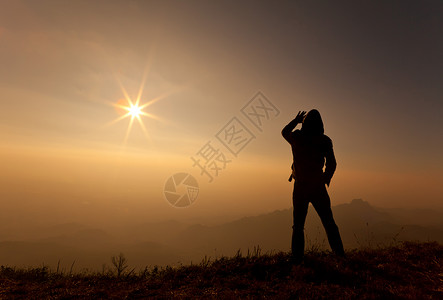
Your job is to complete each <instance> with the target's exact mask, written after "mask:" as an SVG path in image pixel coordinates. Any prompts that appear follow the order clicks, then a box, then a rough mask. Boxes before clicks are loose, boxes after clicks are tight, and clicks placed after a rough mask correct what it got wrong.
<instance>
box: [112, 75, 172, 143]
mask: <svg viewBox="0 0 443 300" xmlns="http://www.w3.org/2000/svg"><path fill="white" fill-rule="evenodd" d="M143 77H144V78H143V80H142V83H141V86H140V89H139V91H138V95H137V98H136V99H135V101H133V100H131V98H130V97H129V95H128V92H127V91H126V89H125V88H124V87H123V85H122V84H121V82H120V81H119V80H117V81H118V83H119V84H120V88H121V90H122V92H123V95H124V96H125V98H124V99H120V100H119V101H118V102H117V103H112V105H113V106H114V107H116V108H117V109H118V110H119V112H123V113H122V114H121V116H120V117H118V118H117V119H115V120H114V121H112V122H111V123H110V124H113V123H116V122H118V121H120V120H123V119H125V118H129V125H128V129H127V130H126V135H125V139H124V143H125V144H126V141H127V140H128V137H129V134H130V132H131V129H132V125H133V124H134V120H137V122H138V123H139V125H140V127H141V128H142V130H143V132H144V134H145V136H146V138H147V139H148V140H149V135H148V131H147V130H146V126H145V124H144V123H143V120H142V117H148V118H150V119H156V120H160V118H159V117H157V116H155V115H153V114H151V113H148V112H146V111H144V109H146V108H147V107H148V106H149V105H151V104H153V103H154V102H156V101H158V100H161V99H163V98H165V97H166V96H167V95H169V93H165V94H163V95H161V96H159V97H156V98H154V99H151V100H150V101H148V102H146V103H144V104H141V103H140V99H141V96H142V93H143V87H144V84H145V80H146V76H143Z"/></svg>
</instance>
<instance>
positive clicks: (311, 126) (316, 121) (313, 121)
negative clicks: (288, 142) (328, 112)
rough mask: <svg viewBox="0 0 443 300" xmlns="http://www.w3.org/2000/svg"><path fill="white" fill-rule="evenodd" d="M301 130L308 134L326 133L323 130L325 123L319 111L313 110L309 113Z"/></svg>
mask: <svg viewBox="0 0 443 300" xmlns="http://www.w3.org/2000/svg"><path fill="white" fill-rule="evenodd" d="M301 130H302V131H303V132H305V133H307V134H311V135H320V134H323V133H324V132H325V130H324V128H323V121H322V119H321V116H320V113H319V112H318V110H316V109H313V110H311V111H309V112H308V113H307V115H306V117H305V119H304V120H303V125H302V127H301Z"/></svg>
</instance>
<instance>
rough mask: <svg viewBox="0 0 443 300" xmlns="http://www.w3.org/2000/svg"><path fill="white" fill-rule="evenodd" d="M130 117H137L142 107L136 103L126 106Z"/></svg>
mask: <svg viewBox="0 0 443 300" xmlns="http://www.w3.org/2000/svg"><path fill="white" fill-rule="evenodd" d="M127 109H128V111H129V113H130V114H131V116H132V117H138V116H140V114H141V113H142V108H141V107H140V106H138V105H131V107H128V108H127Z"/></svg>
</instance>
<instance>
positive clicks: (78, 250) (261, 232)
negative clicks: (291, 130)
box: [0, 199, 443, 270]
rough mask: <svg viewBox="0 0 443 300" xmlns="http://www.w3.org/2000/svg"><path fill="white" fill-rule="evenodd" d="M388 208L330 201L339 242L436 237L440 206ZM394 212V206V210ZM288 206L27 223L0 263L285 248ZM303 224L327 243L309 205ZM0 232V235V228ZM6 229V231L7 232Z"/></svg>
mask: <svg viewBox="0 0 443 300" xmlns="http://www.w3.org/2000/svg"><path fill="white" fill-rule="evenodd" d="M415 211H416V210H412V209H411V210H406V209H402V210H392V209H381V208H377V207H373V206H371V205H370V204H369V203H368V202H365V201H363V200H361V199H356V200H353V201H352V202H351V203H347V204H341V205H337V206H334V207H333V212H334V216H335V220H336V222H337V224H338V225H339V228H340V231H341V235H342V239H343V243H344V245H345V248H346V249H351V248H360V247H375V246H379V245H382V246H387V245H392V244H395V243H397V242H399V241H404V240H412V241H438V242H443V218H441V216H442V215H443V214H442V213H441V212H439V211H427V210H418V213H417V214H415V213H414V212H415ZM397 212H398V213H397ZM291 225H292V210H291V209H286V210H279V211H274V212H271V213H268V214H263V215H259V216H253V217H244V218H241V219H238V220H235V221H232V222H228V223H223V224H220V225H214V226H206V225H201V224H186V223H181V222H177V221H165V222H159V223H143V224H132V225H126V226H120V227H118V226H115V228H113V229H106V230H103V229H100V228H93V227H88V226H86V225H82V224H76V223H67V224H60V225H54V226H50V227H44V228H42V227H40V228H31V229H29V231H28V233H29V234H28V237H27V238H26V235H24V234H20V237H21V238H20V239H11V238H9V239H4V240H3V241H0V264H2V265H15V266H31V265H32V266H41V265H42V264H43V263H44V264H45V265H48V266H50V267H56V266H57V264H59V261H60V266H61V267H63V268H65V269H66V268H67V269H69V268H70V267H71V265H72V264H73V262H75V263H74V269H75V270H80V269H83V268H88V269H94V270H100V269H102V267H103V264H109V258H110V257H111V256H114V255H117V254H118V253H120V252H123V253H124V254H125V255H126V257H127V258H128V260H129V262H131V264H132V265H133V266H134V267H144V266H146V265H151V266H153V265H167V264H169V265H179V264H180V263H183V264H187V263H190V262H196V261H200V260H201V259H202V258H203V257H205V256H208V257H212V258H216V257H220V256H222V255H224V256H232V255H234V254H235V253H236V252H237V251H238V250H239V249H241V250H242V251H243V252H245V253H246V252H247V251H248V249H249V250H251V249H253V248H254V247H256V246H260V248H261V249H262V251H264V252H267V251H289V247H290V237H291ZM305 232H306V236H307V239H306V240H307V242H306V248H307V249H329V248H328V245H327V241H326V235H325V233H324V229H323V227H322V226H321V223H320V220H319V218H318V216H317V215H316V214H315V213H314V211H313V208H312V207H310V208H309V213H308V216H307V220H306V225H305ZM3 236H5V235H3ZM9 236H10V233H9Z"/></svg>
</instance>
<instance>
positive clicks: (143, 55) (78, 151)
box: [0, 1, 443, 224]
mask: <svg viewBox="0 0 443 300" xmlns="http://www.w3.org/2000/svg"><path fill="white" fill-rule="evenodd" d="M431 4H432V3H431V2H423V3H422V4H414V3H413V2H405V4H404V7H402V10H401V13H400V11H399V7H396V6H395V5H394V4H382V3H379V4H377V5H379V6H377V5H376V4H374V5H371V4H366V6H361V7H360V6H355V7H353V6H351V7H349V6H345V5H343V6H340V5H338V6H335V5H334V4H327V5H326V4H325V5H320V4H303V5H302V4H296V5H292V6H288V7H283V6H272V5H271V4H270V3H268V4H266V3H261V2H260V3H258V2H245V3H243V4H242V5H239V4H237V3H235V2H234V3H224V4H221V3H219V4H215V3H212V4H210V3H205V2H198V1H196V2H190V3H187V4H183V3H181V2H170V3H169V4H161V3H158V4H148V3H145V2H144V1H132V2H126V1H93V2H91V1H39V2H35V1H3V2H2V4H1V9H0V61H1V65H2V68H1V70H0V99H1V104H2V108H1V109H0V138H1V139H2V141H3V142H2V143H1V146H0V155H1V157H2V170H3V172H1V174H0V178H1V181H0V190H1V192H0V193H1V196H0V199H1V201H2V213H1V214H2V216H1V217H2V218H1V219H2V220H3V221H2V222H4V223H8V222H9V223H11V222H12V223H14V222H15V223H17V224H18V223H20V222H32V221H38V222H43V221H48V220H51V221H53V222H66V221H85V222H108V221H110V220H112V219H113V218H115V216H119V217H121V219H122V220H128V221H129V220H140V221H143V220H146V219H155V220H161V219H192V220H205V221H206V222H209V221H211V220H212V221H216V220H218V219H222V218H224V217H228V218H233V217H239V216H243V215H253V214H260V213H264V212H268V211H272V210H276V209H283V208H288V207H290V205H291V188H292V185H291V184H290V183H288V182H287V178H288V176H289V167H290V164H291V152H290V147H289V144H287V143H286V141H285V140H284V139H283V138H282V137H281V135H280V131H281V129H282V128H283V127H284V126H285V125H286V124H287V123H288V122H289V121H290V120H291V119H292V118H293V117H294V116H295V115H296V113H297V112H298V111H299V110H310V109H312V108H317V109H318V110H319V111H320V113H321V114H322V116H323V121H324V123H325V133H326V134H327V135H328V136H330V137H331V138H332V140H333V143H334V150H335V153H336V157H337V162H338V169H337V173H336V175H335V177H334V178H333V180H332V185H331V187H330V189H329V192H330V195H331V198H332V203H333V205H335V204H339V203H345V202H349V201H351V200H352V199H354V198H363V199H364V200H366V201H368V202H370V203H371V204H374V205H377V206H384V207H398V206H413V207H431V206H439V207H441V206H442V200H443V199H442V197H443V188H442V185H441V182H442V181H443V175H442V174H443V160H442V158H441V153H442V150H443V139H442V136H443V134H442V133H443V131H442V126H441V125H442V124H441V115H442V113H443V104H442V103H441V99H442V95H443V93H442V85H441V78H443V77H442V75H443V74H442V70H443V68H442V67H443V66H442V63H443V61H442V57H441V55H440V54H441V50H443V49H442V41H441V34H439V33H441V28H442V26H441V25H442V24H441V20H442V19H443V18H442V11H441V9H433V7H432V5H431ZM351 8H352V9H354V10H353V11H351ZM369 12H370V13H369ZM374 16H375V17H374ZM146 71H148V72H147V73H146V74H147V76H146V81H145V82H144V84H143V87H144V89H143V94H142V96H141V98H140V101H141V103H147V102H149V101H150V100H152V99H155V98H157V97H161V99H160V100H158V101H156V102H155V103H153V104H152V105H150V106H148V107H146V109H145V111H146V112H148V113H150V114H153V115H155V116H157V117H158V118H157V119H154V118H149V117H145V116H142V120H143V123H144V125H145V126H146V129H147V132H148V135H149V139H147V138H146V136H145V135H144V133H143V131H142V130H141V127H140V126H139V124H138V123H137V122H135V123H134V124H133V127H132V130H131V131H130V132H129V134H128V136H127V139H126V142H124V141H125V136H126V134H127V128H128V123H129V118H126V119H123V120H121V121H119V122H116V123H113V124H110V123H112V121H113V120H115V119H116V118H118V117H119V114H118V112H117V111H116V109H115V107H114V106H113V105H112V104H115V103H117V102H118V101H119V100H120V99H124V97H125V95H124V93H123V92H122V86H123V87H124V88H125V89H126V90H127V93H128V95H129V97H131V98H132V99H135V98H136V97H137V93H138V92H139V88H140V84H141V83H143V80H142V79H143V74H144V73H145V72H146ZM258 91H261V92H263V94H264V95H265V96H266V97H267V98H268V99H269V100H270V101H271V102H272V103H273V104H274V105H275V106H276V107H277V108H278V109H279V112H280V113H279V114H278V115H277V116H275V117H273V118H271V119H270V120H268V121H267V122H266V123H265V124H264V125H263V132H260V131H258V130H257V129H256V128H254V127H253V126H252V125H251V124H250V123H246V122H247V120H246V119H242V121H244V122H245V123H246V124H249V125H248V126H250V130H251V131H252V132H253V133H254V135H255V136H256V138H255V139H254V140H253V141H252V142H251V143H250V144H248V145H247V146H246V147H245V148H244V149H243V150H242V151H241V153H240V154H239V155H238V157H234V156H232V155H231V157H230V158H231V159H232V162H231V163H230V164H228V165H227V168H226V170H223V171H222V172H221V173H220V176H218V177H216V178H215V180H214V182H212V183H208V182H207V180H206V178H205V177H202V176H201V175H200V173H199V170H198V169H197V168H193V167H192V161H191V159H190V157H191V156H193V155H195V154H196V152H197V151H198V150H199V149H200V148H201V147H202V146H203V145H204V144H205V143H206V142H208V141H210V140H212V141H216V139H215V135H216V133H217V132H218V131H219V130H221V128H222V127H223V126H224V125H225V124H226V123H227V122H228V121H230V120H231V118H232V117H234V116H237V117H239V118H241V117H242V115H241V112H240V109H241V108H242V107H243V106H244V105H245V104H246V103H247V102H248V101H249V100H250V99H251V98H252V97H253V96H254V95H255V94H256V93H257V92H258ZM176 172H188V173H191V174H192V175H194V176H195V178H196V179H197V180H198V182H199V184H200V187H201V189H200V194H199V197H198V199H197V201H196V202H195V203H194V204H193V205H192V206H190V207H188V208H185V209H175V208H173V207H171V206H170V205H169V204H168V203H167V202H166V200H165V199H164V196H163V186H164V183H165V182H166V180H167V178H168V177H169V176H171V175H172V174H174V173H176Z"/></svg>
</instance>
